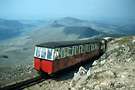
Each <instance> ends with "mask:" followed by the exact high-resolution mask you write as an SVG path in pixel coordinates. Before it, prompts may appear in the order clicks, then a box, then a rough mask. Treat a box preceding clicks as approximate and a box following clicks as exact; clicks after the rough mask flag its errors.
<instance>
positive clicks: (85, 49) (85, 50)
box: [84, 44, 87, 53]
mask: <svg viewBox="0 0 135 90" xmlns="http://www.w3.org/2000/svg"><path fill="white" fill-rule="evenodd" d="M86 52H87V44H85V45H84V53H86Z"/></svg>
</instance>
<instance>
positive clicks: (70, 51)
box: [68, 47, 72, 56]
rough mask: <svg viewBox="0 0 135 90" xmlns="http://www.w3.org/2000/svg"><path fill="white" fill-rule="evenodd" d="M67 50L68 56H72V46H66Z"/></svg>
mask: <svg viewBox="0 0 135 90" xmlns="http://www.w3.org/2000/svg"><path fill="white" fill-rule="evenodd" d="M68 52H69V56H72V48H71V47H69V48H68Z"/></svg>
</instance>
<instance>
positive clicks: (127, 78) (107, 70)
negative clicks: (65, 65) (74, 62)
mask: <svg viewBox="0 0 135 90" xmlns="http://www.w3.org/2000/svg"><path fill="white" fill-rule="evenodd" d="M134 40H135V37H124V38H119V39H115V40H113V41H111V42H110V43H109V45H108V50H107V51H106V53H105V54H104V55H103V56H101V58H99V59H98V60H96V61H94V63H93V64H92V65H93V67H91V68H90V69H89V70H85V68H83V67H80V69H79V71H78V72H77V73H75V74H74V77H73V79H72V80H71V82H70V88H71V90H123V89H124V90H133V89H135V67H134V66H135V43H134Z"/></svg>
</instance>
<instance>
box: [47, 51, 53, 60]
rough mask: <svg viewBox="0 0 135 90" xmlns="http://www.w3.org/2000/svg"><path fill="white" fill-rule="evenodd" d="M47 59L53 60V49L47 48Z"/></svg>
mask: <svg viewBox="0 0 135 90" xmlns="http://www.w3.org/2000/svg"><path fill="white" fill-rule="evenodd" d="M47 59H49V60H52V49H48V50H47Z"/></svg>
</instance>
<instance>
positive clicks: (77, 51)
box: [76, 46, 79, 54]
mask: <svg viewBox="0 0 135 90" xmlns="http://www.w3.org/2000/svg"><path fill="white" fill-rule="evenodd" d="M76 54H79V46H76Z"/></svg>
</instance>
